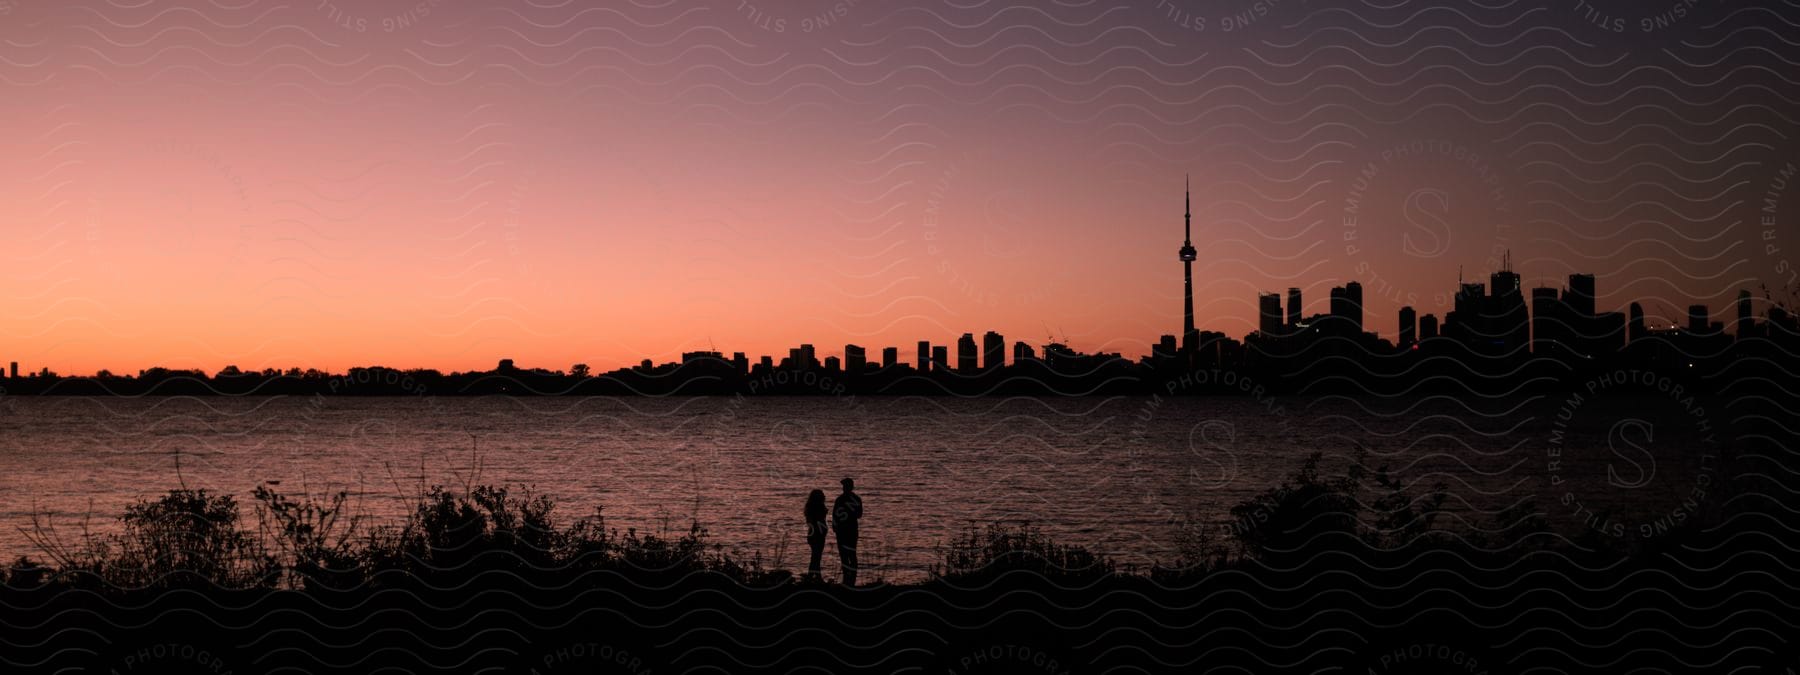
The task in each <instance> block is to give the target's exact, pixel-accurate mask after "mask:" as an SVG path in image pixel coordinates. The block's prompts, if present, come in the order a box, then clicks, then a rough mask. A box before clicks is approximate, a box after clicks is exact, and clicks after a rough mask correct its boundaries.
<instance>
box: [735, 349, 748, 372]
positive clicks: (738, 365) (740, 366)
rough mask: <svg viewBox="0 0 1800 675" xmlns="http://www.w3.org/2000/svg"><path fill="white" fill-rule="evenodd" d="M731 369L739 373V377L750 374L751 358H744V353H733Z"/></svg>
mask: <svg viewBox="0 0 1800 675" xmlns="http://www.w3.org/2000/svg"><path fill="white" fill-rule="evenodd" d="M731 369H732V370H735V371H737V374H739V375H743V374H745V373H748V372H750V357H748V356H744V353H743V352H732V353H731Z"/></svg>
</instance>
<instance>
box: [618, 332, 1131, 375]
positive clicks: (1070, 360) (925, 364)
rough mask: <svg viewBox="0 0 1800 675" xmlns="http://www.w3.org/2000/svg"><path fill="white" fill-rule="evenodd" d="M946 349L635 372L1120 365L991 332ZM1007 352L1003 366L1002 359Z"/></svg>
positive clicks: (714, 356)
mask: <svg viewBox="0 0 1800 675" xmlns="http://www.w3.org/2000/svg"><path fill="white" fill-rule="evenodd" d="M951 348H952V345H947V344H932V342H931V341H929V340H920V341H919V342H918V344H917V348H916V351H915V352H914V358H913V360H912V361H904V360H902V359H901V358H900V349H899V348H898V347H884V348H882V350H881V360H880V361H870V360H869V359H868V350H867V348H865V347H864V346H862V345H857V344H846V345H844V352H843V354H844V355H843V357H842V358H839V357H837V356H826V357H825V358H823V359H821V358H819V356H818V350H817V348H816V347H814V346H813V345H811V344H802V345H800V346H798V347H793V348H791V349H789V350H788V354H787V356H785V357H783V358H781V359H780V360H776V359H774V358H773V357H770V356H764V357H761V359H760V360H758V361H757V362H755V363H751V362H750V360H749V357H748V356H746V355H745V354H744V352H733V353H732V354H731V356H730V357H726V356H725V354H724V353H723V352H717V351H694V352H684V353H682V355H681V362H680V364H665V365H662V366H659V365H657V364H655V363H654V362H652V361H651V360H649V359H645V360H644V361H643V362H642V363H640V364H639V365H638V367H637V368H636V370H638V371H640V372H650V371H654V370H658V369H662V368H668V367H671V366H674V365H687V364H695V363H711V364H717V363H721V362H722V363H726V364H729V365H730V366H731V368H732V369H733V370H735V371H736V372H737V373H738V374H740V375H745V376H749V377H760V376H765V375H768V374H771V373H775V372H799V373H806V372H812V373H819V374H826V375H853V374H873V373H887V374H896V373H907V372H911V373H955V374H958V375H968V376H976V375H984V374H987V373H993V372H997V371H1000V370H1001V369H1003V368H1006V367H1008V366H1009V365H1010V366H1021V365H1027V364H1034V365H1042V366H1045V367H1049V368H1071V367H1079V366H1081V365H1082V364H1084V363H1091V362H1093V361H1095V360H1123V358H1124V357H1123V356H1122V355H1120V354H1116V353H1114V354H1082V353H1080V352H1077V351H1075V350H1074V349H1071V348H1069V347H1068V346H1067V345H1064V344H1061V343H1055V342H1052V343H1050V344H1047V345H1045V346H1044V348H1043V353H1042V354H1041V355H1040V354H1039V352H1038V349H1037V348H1036V347H1033V346H1031V344H1029V343H1027V342H1023V341H1018V342H1014V343H1012V346H1011V349H1010V350H1009V349H1008V347H1007V342H1006V337H1005V336H1004V335H1001V334H1000V333H998V332H995V331H988V332H987V333H986V334H984V335H982V336H981V338H980V339H979V340H977V339H976V337H975V334H974V333H963V334H962V336H961V337H958V338H957V339H956V341H955V344H954V348H955V352H954V360H952V352H951ZM1008 351H1010V352H1011V354H1012V355H1011V359H1010V361H1009V360H1008V356H1007V353H1008Z"/></svg>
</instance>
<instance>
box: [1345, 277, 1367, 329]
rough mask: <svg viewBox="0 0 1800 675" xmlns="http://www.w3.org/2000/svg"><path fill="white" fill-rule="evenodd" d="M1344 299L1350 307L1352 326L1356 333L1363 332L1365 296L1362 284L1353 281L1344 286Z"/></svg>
mask: <svg viewBox="0 0 1800 675" xmlns="http://www.w3.org/2000/svg"><path fill="white" fill-rule="evenodd" d="M1344 299H1345V301H1346V302H1348V303H1349V306H1350V314H1349V317H1350V325H1351V326H1353V327H1354V329H1355V330H1356V332H1358V333H1361V332H1362V330H1363V294H1362V282H1359V281H1352V282H1350V283H1347V284H1344Z"/></svg>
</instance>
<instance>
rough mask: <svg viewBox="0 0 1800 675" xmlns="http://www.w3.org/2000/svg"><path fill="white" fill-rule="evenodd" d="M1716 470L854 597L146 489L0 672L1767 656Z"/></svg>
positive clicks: (1041, 556) (1743, 552) (1063, 549)
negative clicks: (1649, 513)
mask: <svg viewBox="0 0 1800 675" xmlns="http://www.w3.org/2000/svg"><path fill="white" fill-rule="evenodd" d="M1328 474H1335V475H1328ZM1722 475H1727V476H1730V475H1736V476H1738V477H1737V478H1734V479H1732V481H1731V482H1729V483H1728V484H1723V485H1715V486H1713V490H1714V492H1713V495H1712V497H1711V498H1709V499H1708V500H1707V502H1706V507H1705V508H1704V509H1703V510H1702V511H1701V512H1699V513H1698V515H1697V517H1695V518H1692V519H1689V520H1688V521H1686V522H1684V523H1683V524H1681V526H1680V527H1679V528H1677V530H1675V531H1672V532H1669V533H1667V534H1666V535H1665V536H1659V537H1656V538H1652V539H1648V540H1644V541H1636V542H1629V543H1628V542H1623V541H1619V540H1615V539H1612V538H1609V537H1606V536H1603V535H1600V534H1597V533H1594V532H1592V531H1588V532H1587V534H1584V535H1577V536H1572V537H1571V536H1565V535H1563V534H1558V533H1557V532H1556V531H1555V528H1553V527H1551V525H1550V523H1548V522H1547V521H1546V516H1545V513H1544V512H1543V510H1542V509H1540V508H1539V506H1538V505H1536V504H1532V503H1529V502H1527V503H1522V504H1520V505H1518V506H1516V507H1514V508H1512V509H1509V510H1506V511H1504V512H1502V513H1500V514H1499V515H1498V516H1495V517H1493V518H1491V519H1486V520H1482V521H1472V520H1470V519H1468V518H1466V517H1465V516H1464V515H1463V514H1462V513H1461V512H1459V511H1458V510H1456V509H1453V508H1449V507H1447V506H1446V495H1445V494H1443V493H1442V492H1441V490H1436V489H1433V490H1426V491H1424V492H1423V493H1420V494H1412V493H1409V492H1408V491H1407V490H1405V489H1402V488H1401V486H1400V485H1399V483H1398V482H1397V481H1395V480H1392V479H1391V478H1390V477H1389V476H1388V475H1387V474H1386V472H1385V471H1383V470H1381V469H1365V468H1362V466H1361V465H1360V464H1352V465H1350V466H1348V467H1345V468H1343V469H1342V470H1328V467H1323V466H1321V463H1320V460H1319V458H1318V456H1316V455H1315V456H1314V457H1313V458H1312V459H1311V460H1309V461H1307V462H1306V463H1305V464H1304V465H1303V466H1301V467H1298V468H1297V470H1296V471H1294V472H1293V474H1292V475H1291V476H1290V477H1289V478H1288V479H1287V480H1286V481H1284V482H1283V483H1282V484H1281V485H1278V486H1273V487H1271V488H1269V489H1268V490H1266V491H1264V492H1262V493H1261V494H1258V495H1256V496H1255V497H1254V498H1252V499H1249V500H1246V501H1245V502H1244V503H1242V504H1239V505H1238V506H1237V507H1236V508H1234V509H1233V513H1232V516H1233V521H1234V522H1235V523H1239V524H1247V525H1240V526H1234V527H1230V528H1220V527H1199V526H1196V527H1190V528H1183V529H1182V530H1181V534H1180V538H1181V543H1182V546H1181V549H1182V554H1181V556H1180V558H1179V559H1177V560H1170V561H1167V562H1165V563H1162V564H1159V565H1157V566H1155V567H1154V568H1152V569H1149V570H1124V569H1121V568H1120V566H1119V565H1117V564H1116V563H1115V562H1113V561H1112V560H1110V559H1108V558H1107V557H1106V556H1105V555H1103V554H1101V553H1097V552H1094V551H1091V550H1089V549H1087V548H1085V547H1083V546H1081V545H1080V544H1079V543H1067V542H1058V541H1055V540H1054V539H1052V538H1051V537H1049V536H1047V535H1045V534H1044V533H1043V532H1041V531H1039V530H1038V529H1036V528H1033V527H1031V526H1029V525H1024V524H1009V523H996V524H993V525H990V526H987V527H984V528H980V529H976V530H971V531H970V532H968V533H967V534H966V535H965V536H963V537H960V538H957V539H956V540H954V541H949V542H945V543H944V546H943V549H942V553H941V556H940V560H939V562H938V563H937V564H936V565H934V566H933V569H932V570H931V577H930V580H929V581H926V582H924V583H920V584H912V585H895V584H887V583H877V584H874V585H871V586H867V587H863V588H855V589H849V588H843V587H841V586H835V585H829V584H823V583H817V582H808V581H805V580H803V579H801V578H799V577H797V576H796V575H795V574H794V573H792V572H791V571H788V570H782V569H771V568H770V567H768V566H766V565H765V563H764V561H763V560H761V559H759V558H757V557H755V556H751V557H749V558H742V557H733V556H732V555H729V554H727V553H725V552H724V550H723V549H722V548H721V547H719V546H716V545H714V544H712V543H711V542H710V541H709V538H708V536H707V533H706V531H705V530H704V529H702V528H701V527H699V526H698V525H693V526H690V527H688V528H685V529H678V530H676V531H674V532H660V533H654V534H652V533H641V532H637V531H635V530H629V529H628V530H624V531H619V530H617V529H615V528H610V527H608V526H607V523H606V520H605V518H604V514H603V513H602V512H600V511H598V510H597V511H595V512H594V513H591V514H584V515H578V516H565V515H564V514H561V513H559V512H557V510H556V508H555V504H553V503H552V502H551V501H550V500H548V499H545V498H543V497H541V496H534V495H530V494H527V493H522V492H517V491H513V490H509V489H507V488H503V487H467V488H464V489H458V490H452V489H447V488H441V487H440V488H434V489H429V490H425V491H422V493H421V494H420V495H419V498H418V500H417V502H416V504H415V505H414V507H413V508H412V510H411V512H410V513H409V514H408V516H407V517H406V518H404V519H403V521H402V522H398V523H390V524H384V525H380V526H368V525H367V524H364V523H359V522H356V521H355V519H353V518H351V517H350V516H349V515H347V514H348V511H347V509H346V501H347V497H346V495H344V494H333V495H327V496H324V497H318V498H302V497H294V496H289V495H284V494H281V493H279V492H276V491H274V490H272V489H269V488H267V487H265V488H260V489H258V490H256V491H255V492H254V494H253V496H252V498H251V499H250V500H248V501H240V500H238V499H236V498H234V497H232V496H229V495H218V494H212V493H208V492H204V491H195V490H176V491H171V492H170V493H168V494H167V495H164V496H162V497H161V498H159V499H156V500H152V501H146V502H142V503H139V504H136V505H133V506H132V507H130V508H129V509H128V510H127V512H126V513H125V514H124V515H123V516H122V522H121V523H120V527H119V528H118V530H117V532H116V533H115V534H109V535H104V536H100V535H95V536H84V537H80V538H78V539H77V540H76V541H72V542H64V541H58V540H56V539H55V538H53V537H49V536H40V545H41V546H42V548H43V553H42V555H40V556H37V557H34V558H29V559H24V558H22V559H19V560H17V561H15V562H13V563H12V564H10V565H8V566H7V569H6V570H5V571H4V575H5V576H4V584H5V585H4V588H3V589H0V598H3V602H0V611H3V612H4V614H5V618H4V621H3V622H0V623H4V625H5V626H6V627H7V635H6V637H5V638H4V639H5V644H6V650H5V656H0V659H3V660H4V663H3V664H0V665H4V666H6V670H7V672H34V671H38V670H42V671H43V672H53V671H56V670H60V669H62V668H78V669H86V670H87V671H88V672H166V671H167V670H171V669H175V668H177V667H180V668H184V669H196V668H197V669H198V670H199V672H234V673H251V672H324V671H337V672H377V671H382V670H390V671H395V672H398V671H409V672H411V671H434V670H435V671H445V672H483V671H486V672H541V673H549V672H627V673H647V672H733V673H735V672H788V671H795V670H799V671H803V672H900V671H907V672H939V673H944V672H954V673H970V672H1002V673H1018V672H1043V673H1087V672H1153V673H1160V672H1204V671H1209V670H1214V669H1222V670H1221V672H1356V673H1366V672H1374V673H1402V672H1469V673H1502V672H1524V671H1529V670H1533V669H1544V670H1545V672H1549V671H1568V670H1587V669H1590V668H1595V667H1599V668H1600V669H1601V670H1606V671H1610V672H1634V671H1636V670H1641V669H1648V672H1785V671H1784V670H1779V669H1773V670H1761V669H1762V668H1765V667H1767V668H1778V667H1781V666H1782V664H1789V663H1792V662H1794V659H1795V658H1796V657H1800V652H1796V651H1795V650H1794V649H1792V648H1791V647H1790V644H1789V642H1788V638H1787V637H1784V636H1783V634H1781V633H1778V632H1775V631H1770V630H1764V629H1763V627H1766V626H1779V625H1782V624H1781V623H1780V621H1783V620H1791V619H1792V618H1793V617H1794V616H1796V614H1795V611H1794V609H1793V608H1794V607H1795V604H1796V599H1797V598H1796V593H1795V591H1794V590H1793V589H1795V588H1797V587H1800V583H1796V582H1797V581H1800V579H1796V578H1795V573H1794V569H1795V566H1794V565H1793V562H1794V561H1793V555H1792V553H1791V551H1792V549H1791V548H1788V547H1785V546H1780V545H1779V544H1778V542H1779V541H1780V537H1779V536H1777V535H1778V534H1781V533H1791V532H1792V531H1793V530H1792V529H1790V525H1789V524H1788V523H1791V521H1790V519H1789V516H1791V515H1792V513H1793V512H1792V511H1788V510H1786V509H1783V508H1781V507H1780V506H1779V505H1778V504H1776V503H1774V502H1773V501H1771V500H1770V499H1769V498H1768V495H1769V494H1771V493H1770V486H1768V485H1765V484H1761V483H1759V482H1758V481H1759V480H1760V479H1759V478H1758V477H1756V476H1755V475H1754V473H1751V474H1746V473H1744V472H1738V473H1736V474H1732V473H1730V472H1722ZM1745 476H1749V477H1748V478H1746V477H1745ZM1621 617H1623V618H1621ZM1781 617H1785V619H1782V618H1781ZM1675 635H1678V636H1679V638H1671V637H1670V636H1675ZM1594 664H1605V665H1603V666H1595V665H1594ZM1673 664H1679V666H1680V667H1674V668H1671V667H1670V666H1671V665H1673ZM1690 667H1694V668H1697V670H1696V669H1693V668H1690ZM1745 668H1748V670H1742V669H1745Z"/></svg>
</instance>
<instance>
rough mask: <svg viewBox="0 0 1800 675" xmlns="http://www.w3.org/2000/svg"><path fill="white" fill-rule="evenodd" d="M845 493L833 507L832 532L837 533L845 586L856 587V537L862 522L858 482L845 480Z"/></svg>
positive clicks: (839, 496) (861, 504)
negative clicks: (857, 491)
mask: <svg viewBox="0 0 1800 675" xmlns="http://www.w3.org/2000/svg"><path fill="white" fill-rule="evenodd" d="M843 485H844V492H843V493H842V494H839V495H838V497H837V501H836V502H833V503H832V505H831V530H832V531H833V532H835V533H837V545H838V559H839V561H840V562H842V563H843V566H844V585H845V586H855V585H856V537H857V529H858V527H859V526H860V523H859V521H861V520H862V515H863V503H862V497H860V496H857V494H856V481H853V480H851V479H849V478H845V479H844V480H843Z"/></svg>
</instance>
